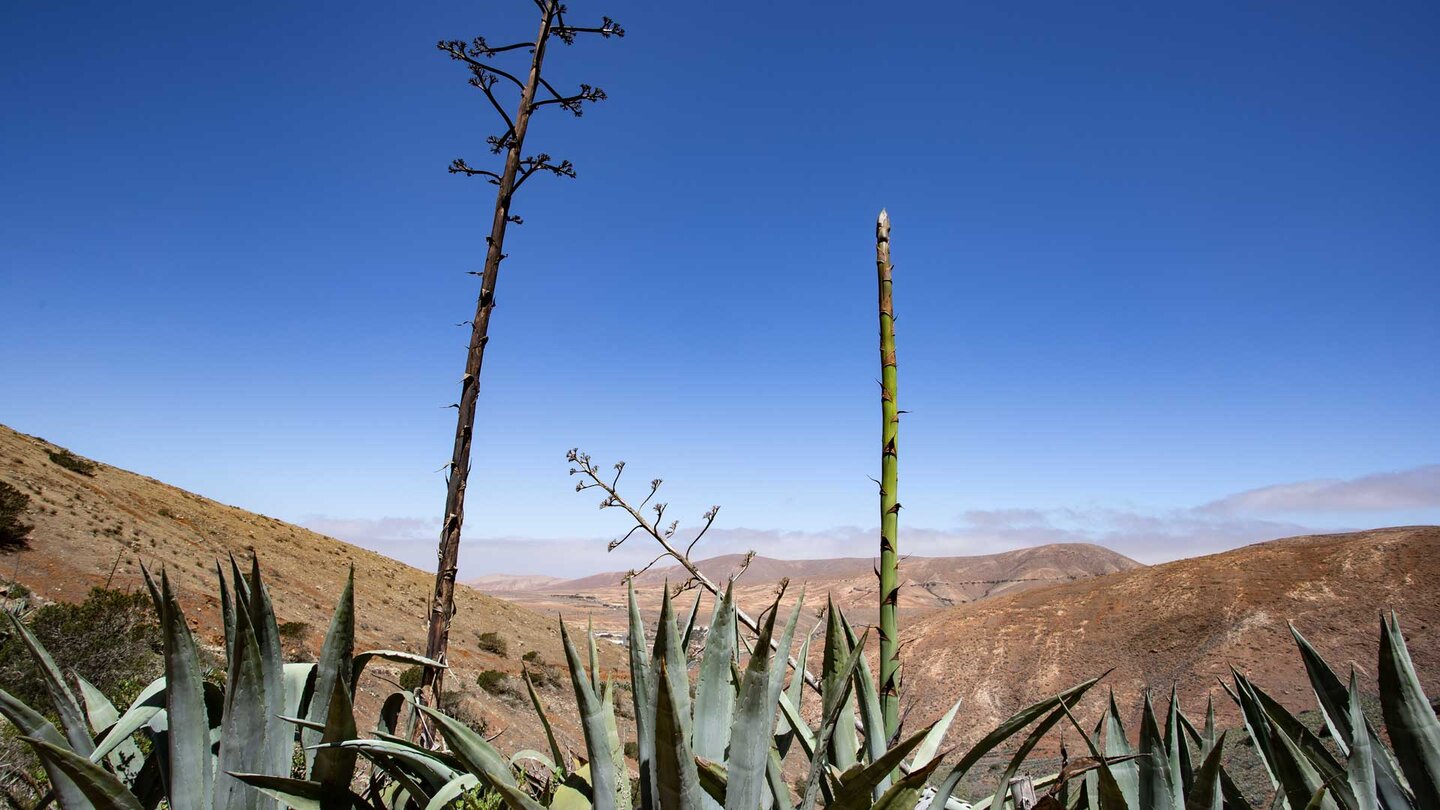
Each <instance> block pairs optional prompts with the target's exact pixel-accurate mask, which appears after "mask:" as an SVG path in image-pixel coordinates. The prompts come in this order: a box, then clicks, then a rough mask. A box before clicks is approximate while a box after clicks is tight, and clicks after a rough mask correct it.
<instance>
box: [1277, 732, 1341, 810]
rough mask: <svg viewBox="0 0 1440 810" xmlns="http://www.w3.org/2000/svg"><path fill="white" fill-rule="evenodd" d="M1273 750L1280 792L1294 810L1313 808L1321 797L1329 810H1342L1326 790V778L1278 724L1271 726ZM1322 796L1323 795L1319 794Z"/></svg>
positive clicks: (1321, 805)
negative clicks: (1339, 809) (1316, 800)
mask: <svg viewBox="0 0 1440 810" xmlns="http://www.w3.org/2000/svg"><path fill="white" fill-rule="evenodd" d="M1270 739H1271V743H1270V750H1271V752H1272V755H1273V756H1274V758H1275V759H1274V766H1275V775H1276V777H1278V778H1279V780H1280V792H1282V793H1284V794H1285V799H1286V801H1288V802H1289V803H1290V806H1291V807H1306V808H1308V807H1310V806H1311V802H1312V801H1314V800H1315V797H1316V796H1317V795H1318V796H1319V800H1320V802H1321V803H1320V804H1319V805H1317V807H1323V808H1325V810H1338V805H1337V804H1336V802H1335V800H1334V799H1333V798H1332V797H1331V796H1330V795H1329V793H1328V792H1319V791H1323V789H1324V788H1325V778H1324V777H1323V776H1321V774H1320V772H1319V770H1317V769H1316V768H1315V765H1314V764H1313V763H1312V762H1311V761H1310V760H1309V758H1307V757H1306V756H1305V754H1304V752H1302V751H1301V750H1300V746H1299V745H1297V744H1296V743H1295V741H1294V740H1292V739H1291V738H1290V735H1289V734H1287V733H1286V732H1285V730H1284V729H1283V728H1281V727H1280V726H1279V725H1278V724H1274V723H1272V724H1271V725H1270ZM1317 792H1319V793H1317Z"/></svg>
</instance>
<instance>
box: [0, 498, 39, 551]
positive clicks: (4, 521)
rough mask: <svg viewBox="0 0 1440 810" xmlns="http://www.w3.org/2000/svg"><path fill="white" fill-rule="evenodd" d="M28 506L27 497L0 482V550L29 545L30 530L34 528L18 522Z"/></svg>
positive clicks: (28, 500) (28, 499)
mask: <svg viewBox="0 0 1440 810" xmlns="http://www.w3.org/2000/svg"><path fill="white" fill-rule="evenodd" d="M29 506H30V496H29V495H26V494H25V493H23V492H21V491H20V490H18V489H16V488H15V487H12V486H10V485H9V484H6V483H4V482H3V481H0V550H10V549H17V548H24V547H25V546H28V545H30V530H31V529H33V528H35V527H34V526H31V525H29V524H27V523H23V522H21V520H20V516H21V515H24V514H25V510H26V509H27V508H29Z"/></svg>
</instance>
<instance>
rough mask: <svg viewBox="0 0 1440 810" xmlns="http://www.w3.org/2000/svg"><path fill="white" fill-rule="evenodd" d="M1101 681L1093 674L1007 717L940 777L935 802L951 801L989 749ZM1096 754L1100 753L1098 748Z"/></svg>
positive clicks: (1079, 696)
mask: <svg viewBox="0 0 1440 810" xmlns="http://www.w3.org/2000/svg"><path fill="white" fill-rule="evenodd" d="M1101 677H1104V676H1101ZM1099 682H1100V678H1091V679H1090V680H1088V681H1085V682H1084V683H1081V684H1078V685H1076V686H1072V687H1070V688H1069V689H1067V690H1065V691H1064V692H1061V693H1060V694H1058V695H1055V696H1054V697H1050V698H1046V699H1045V700H1041V701H1039V702H1036V703H1033V704H1031V705H1029V706H1027V707H1025V708H1023V709H1021V710H1020V711H1018V712H1016V713H1015V714H1013V715H1011V716H1010V718H1009V719H1008V720H1006V721H1005V722H1004V723H1001V724H1000V725H999V726H997V727H996V728H995V729H994V730H992V731H991V732H990V733H989V734H986V735H985V736H984V737H982V738H981V739H980V741H979V742H977V743H975V745H973V746H971V748H970V750H969V751H967V752H965V754H964V756H962V757H960V761H959V762H957V763H955V766H954V767H953V768H951V769H950V772H949V773H947V774H946V775H945V779H944V780H942V781H941V783H940V786H939V787H938V788H937V789H936V791H935V798H934V801H933V805H932V806H934V807H943V806H944V804H945V802H947V801H949V800H950V797H951V795H952V794H954V792H955V788H956V786H958V785H959V784H960V780H961V779H964V778H965V775H966V774H967V773H969V772H970V769H971V768H973V767H974V766H975V763H977V762H979V761H980V758H981V757H983V756H985V755H986V754H988V753H990V752H991V751H992V750H994V749H995V747H996V746H998V745H1000V744H1001V743H1002V742H1004V741H1006V740H1008V739H1010V738H1011V737H1013V736H1015V735H1016V734H1018V733H1019V732H1020V731H1021V730H1022V729H1024V728H1025V727H1026V726H1028V725H1030V724H1031V723H1033V722H1035V721H1036V720H1038V719H1040V718H1041V717H1043V716H1045V715H1047V714H1049V713H1050V712H1053V711H1055V709H1056V708H1057V707H1059V706H1060V705H1061V704H1062V703H1064V704H1067V705H1070V704H1074V703H1075V702H1076V701H1078V700H1079V699H1080V698H1081V696H1083V695H1084V694H1085V693H1086V692H1088V691H1090V687H1092V686H1094V685H1095V684H1097V683H1099ZM1087 739H1088V738H1087ZM1096 756H1099V753H1098V752H1097V753H1096Z"/></svg>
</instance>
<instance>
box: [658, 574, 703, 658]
mask: <svg viewBox="0 0 1440 810" xmlns="http://www.w3.org/2000/svg"><path fill="white" fill-rule="evenodd" d="M665 593H666V598H667V599H668V598H669V593H670V583H669V581H668V580H667V581H666V583H665ZM704 598H705V591H703V590H700V589H697V590H696V591H695V604H693V605H691V606H690V612H689V613H688V614H686V617H685V632H683V633H681V634H680V650H681V652H682V653H683V652H684V651H685V650H688V649H690V642H691V641H692V640H694V636H695V620H696V619H698V618H700V600H702V599H704Z"/></svg>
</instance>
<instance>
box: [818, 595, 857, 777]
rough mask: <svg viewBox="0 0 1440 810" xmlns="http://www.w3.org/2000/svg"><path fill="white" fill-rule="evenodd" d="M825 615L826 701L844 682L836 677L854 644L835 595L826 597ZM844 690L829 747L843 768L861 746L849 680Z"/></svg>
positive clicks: (823, 663) (832, 760)
mask: <svg viewBox="0 0 1440 810" xmlns="http://www.w3.org/2000/svg"><path fill="white" fill-rule="evenodd" d="M825 619H826V622H825V655H824V658H823V659H822V660H821V664H820V671H821V676H820V684H821V689H820V694H821V702H822V703H825V698H824V695H825V693H826V692H827V691H829V692H837V691H840V685H839V683H838V682H837V680H836V679H837V678H839V677H840V672H841V671H842V670H843V669H844V662H845V661H846V660H847V658H848V657H849V654H850V651H851V647H852V646H853V645H851V644H849V643H848V642H847V641H846V639H845V628H844V619H843V617H842V616H841V615H840V611H838V610H836V609H835V602H834V600H832V599H827V600H826V605H825ZM846 677H847V678H849V677H850V676H849V675H847V676H846ZM844 691H845V694H846V699H845V700H843V701H841V702H840V703H839V704H838V711H839V712H840V713H839V714H838V715H837V716H836V719H835V729H834V737H833V739H832V741H831V743H830V748H829V751H827V756H828V757H829V760H830V764H832V765H834V766H835V767H836V768H839V769H840V770H842V771H843V770H845V769H846V768H849V767H850V766H851V765H854V764H855V752H856V751H857V750H859V748H860V741H859V739H858V738H857V737H856V736H855V710H854V709H853V708H852V707H851V705H850V700H849V694H850V685H849V684H847V685H846V686H845V688H844ZM826 705H828V704H826Z"/></svg>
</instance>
